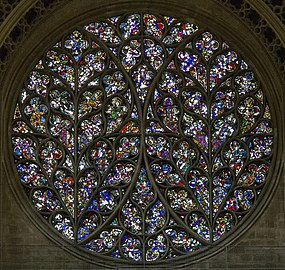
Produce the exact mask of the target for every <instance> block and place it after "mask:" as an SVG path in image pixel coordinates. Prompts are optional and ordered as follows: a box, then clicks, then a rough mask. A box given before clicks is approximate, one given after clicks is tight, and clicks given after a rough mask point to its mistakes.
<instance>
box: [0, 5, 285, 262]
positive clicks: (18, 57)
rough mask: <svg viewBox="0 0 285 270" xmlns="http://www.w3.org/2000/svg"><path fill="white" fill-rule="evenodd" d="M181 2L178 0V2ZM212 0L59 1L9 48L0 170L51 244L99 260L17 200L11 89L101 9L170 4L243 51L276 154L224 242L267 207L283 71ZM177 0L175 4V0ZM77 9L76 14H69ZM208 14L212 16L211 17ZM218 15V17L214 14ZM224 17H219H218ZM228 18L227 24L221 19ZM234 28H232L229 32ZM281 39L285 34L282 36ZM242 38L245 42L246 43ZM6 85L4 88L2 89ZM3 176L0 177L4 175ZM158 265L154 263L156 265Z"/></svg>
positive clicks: (279, 160) (278, 164) (275, 164)
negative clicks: (253, 201)
mask: <svg viewBox="0 0 285 270" xmlns="http://www.w3.org/2000/svg"><path fill="white" fill-rule="evenodd" d="M180 2H181V3H180ZM214 2H215V1H214V0H212V1H211V0H205V6H203V7H202V6H199V1H193V2H192V3H191V4H188V3H184V2H183V1H166V2H164V3H161V2H159V1H147V2H144V3H142V2H139V1H135V2H133V1H121V0H119V1H112V0H111V1H109V2H108V3H104V1H101V0H99V1H97V3H96V4H94V2H93V1H92V0H86V1H84V2H83V1H82V2H80V1H72V2H70V3H69V4H68V3H67V4H66V5H65V6H63V5H62V6H59V7H58V9H54V10H53V12H49V13H48V16H47V15H46V17H45V18H44V19H42V20H41V22H39V23H37V24H36V25H35V26H34V27H33V28H32V30H33V31H32V32H31V33H30V34H28V36H27V37H26V38H25V39H24V40H23V42H22V43H21V46H18V48H19V49H18V50H17V51H16V52H14V53H13V57H12V58H11V59H10V60H9V65H7V66H6V68H5V71H4V72H2V74H1V77H2V78H1V84H2V87H1V95H2V99H1V103H2V104H1V105H2V106H1V108H2V111H1V113H2V126H1V131H2V134H1V140H2V142H1V143H2V149H1V150H2V153H3V155H2V156H3V162H2V164H3V169H4V171H5V174H4V177H3V179H2V181H6V182H8V183H9V185H10V186H11V187H12V188H11V190H12V191H11V192H13V193H14V197H15V199H16V200H17V201H18V204H19V205H20V207H21V209H22V210H23V211H24V212H25V214H26V215H27V216H28V217H29V218H30V219H31V221H32V222H33V223H34V224H35V225H36V226H37V227H38V228H39V230H40V231H42V232H43V233H44V234H45V235H47V236H48V237H49V238H50V239H52V240H53V241H55V242H56V243H60V244H61V245H62V246H63V248H64V249H67V250H68V251H69V252H71V253H72V254H74V255H75V256H77V257H80V258H83V259H84V260H87V261H90V262H92V263H95V264H99V265H100V262H99V261H97V262H96V261H94V259H93V257H92V256H81V255H82V254H81V253H80V254H78V252H77V251H76V250H73V249H72V248H71V249H70V248H69V247H66V244H65V243H64V242H62V240H61V239H58V237H55V236H54V235H53V233H50V231H49V229H47V228H46V226H42V225H41V224H42V222H41V220H40V216H39V215H38V216H35V213H34V211H31V210H32V207H31V205H29V204H30V202H28V201H27V204H26V205H22V204H21V202H22V201H25V200H26V198H25V197H24V195H25V194H23V192H21V190H20V188H19V186H18V188H17V184H16V185H15V183H14V182H15V179H16V178H17V174H16V172H15V169H14V168H13V166H11V164H13V160H12V157H11V153H12V148H11V147H12V146H11V145H10V144H8V143H7V142H8V141H10V138H11V133H10V130H11V122H12V120H11V119H12V118H11V117H12V114H13V104H14V103H15V98H16V94H15V93H16V92H17V91H19V85H22V84H23V82H24V79H25V78H26V76H27V73H26V71H27V70H31V69H32V67H33V66H34V65H35V64H36V61H37V59H38V58H39V56H40V55H41V54H42V52H43V51H46V50H47V49H48V48H49V47H51V46H52V45H53V44H54V42H55V41H56V40H57V39H58V37H60V36H61V35H62V32H65V33H68V32H70V31H71V30H73V29H74V27H75V26H76V25H79V24H82V23H84V22H88V21H90V19H92V18H95V17H96V18H98V17H100V16H101V15H102V14H104V17H106V16H112V15H114V16H115V15H117V14H118V11H119V13H122V12H126V13H132V12H136V11H140V12H149V13H161V14H169V6H171V14H169V15H171V16H174V17H175V16H177V17H179V18H185V19H188V18H190V19H191V22H194V23H197V25H202V26H205V27H207V25H211V29H213V30H214V32H215V33H217V34H218V35H220V36H221V37H223V38H224V40H225V41H226V42H227V40H228V43H229V44H231V45H232V46H231V47H232V48H233V49H235V46H236V49H237V51H238V52H241V53H242V55H244V56H245V58H246V60H247V62H248V63H249V65H250V66H251V67H253V70H254V72H255V73H256V74H257V76H258V77H259V78H260V80H261V83H262V85H264V89H263V91H264V93H265V95H266V96H267V98H268V102H269V104H270V108H271V112H272V121H273V128H274V138H275V141H274V147H273V152H275V157H274V159H275V160H273V161H272V166H271V174H270V175H269V176H268V178H271V179H272V181H271V186H270V187H269V188H268V191H267V193H266V196H264V198H262V201H261V202H260V204H259V205H258V206H257V209H255V211H254V214H253V215H252V217H250V219H249V220H247V221H246V222H245V224H243V227H245V228H244V229H243V230H237V232H235V233H233V234H232V235H231V236H229V237H227V239H226V240H225V241H224V242H223V247H224V246H225V245H227V246H228V245H231V244H233V243H234V242H235V241H236V239H237V238H240V236H241V235H242V234H244V233H245V232H246V231H247V230H248V229H249V228H250V227H251V226H252V225H253V224H254V222H255V221H256V220H257V219H258V217H259V216H260V215H261V214H262V213H263V212H264V211H265V209H266V207H267V206H268V204H269V203H270V201H271V200H272V198H273V196H274V192H275V191H276V188H277V186H278V181H279V179H280V177H281V175H282V169H283V164H284V137H285V136H284V135H283V136H282V134H284V102H283V92H284V89H283V84H284V83H283V82H284V79H283V74H282V72H276V66H275V64H274V60H273V59H272V56H271V55H270V53H269V52H268V51H267V50H266V48H265V46H264V43H263V42H262V41H261V40H260V39H259V38H258V37H257V36H256V35H253V33H252V30H251V29H250V27H248V25H247V24H246V23H245V22H244V21H243V20H242V19H241V18H239V17H238V16H236V15H233V14H232V13H231V12H229V11H228V10H225V9H223V8H222V9H221V10H220V14H219V12H218V11H216V12H215V14H213V10H214V9H213V5H218V4H217V3H214ZM179 3H180V4H179ZM66 9H67V11H66V12H65V13H64V16H60V15H61V12H62V11H63V10H66ZM74 14H76V16H74ZM213 15H215V16H216V17H217V18H216V17H215V19H214V20H213ZM219 15H220V16H219ZM223 16H224V17H223ZM227 19H228V20H229V21H228V22H229V23H227V24H225V21H227ZM232 29H235V31H232ZM284 39H285V38H284ZM244 40H246V41H247V44H245V42H244ZM5 89H9V91H5ZM4 178H5V180H4ZM223 247H217V248H214V249H211V250H210V253H209V254H208V253H207V254H201V255H198V256H197V257H195V258H193V260H191V262H190V261H189V259H185V260H184V261H183V260H179V262H178V263H177V265H179V266H182V265H187V264H189V263H193V262H198V261H200V260H204V259H205V258H207V257H209V256H213V255H214V254H216V253H218V252H219V251H220V250H221V249H222V248H223ZM156 266H158V265H156Z"/></svg>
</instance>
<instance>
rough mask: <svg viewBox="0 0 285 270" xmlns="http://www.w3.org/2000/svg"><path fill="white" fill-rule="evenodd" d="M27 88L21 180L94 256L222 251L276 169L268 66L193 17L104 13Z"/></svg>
mask: <svg viewBox="0 0 285 270" xmlns="http://www.w3.org/2000/svg"><path fill="white" fill-rule="evenodd" d="M19 90H21V91H20V94H19V96H18V100H17V104H16V106H15V112H14V120H13V126H12V144H13V149H14V159H15V163H16V168H17V171H18V176H19V180H18V181H20V182H21V185H22V187H23V190H24V192H25V193H26V194H27V197H28V198H29V200H30V202H31V205H33V206H34V208H35V210H36V211H37V212H38V213H40V215H41V216H42V218H43V222H45V223H46V224H48V225H49V227H50V228H51V229H52V230H53V231H54V233H55V234H57V235H58V236H59V235H60V236H61V237H62V238H63V239H65V240H66V241H67V244H70V245H71V246H73V247H74V246H75V247H76V248H77V249H78V250H79V251H80V250H81V251H82V252H87V253H89V255H91V254H92V255H94V260H96V257H98V255H100V256H101V258H102V257H103V258H105V259H106V261H108V260H109V258H113V260H115V261H121V262H128V261H129V262H141V263H142V264H145V263H155V262H159V261H169V260H170V261H171V260H176V259H179V258H180V257H185V256H189V257H191V256H192V255H196V254H198V253H201V252H204V251H206V250H211V249H212V248H213V247H215V246H218V245H219V243H221V241H222V240H223V239H226V238H227V237H228V236H230V235H231V233H233V232H234V231H235V230H236V228H239V227H241V226H240V225H241V224H242V223H243V222H244V221H245V220H246V219H248V217H249V216H250V215H251V214H252V213H253V212H254V209H255V206H256V204H258V202H259V200H260V197H262V194H263V188H264V187H265V186H267V182H268V181H269V179H267V175H268V173H269V168H270V162H271V159H272V146H273V130H272V122H271V115H270V110H269V106H268V104H267V101H266V98H265V96H264V94H263V92H262V88H261V85H260V83H259V81H258V78H257V77H256V76H255V74H254V72H253V70H252V69H251V68H250V67H249V66H248V64H247V63H246V62H245V61H244V60H243V58H242V57H241V55H240V54H239V53H238V52H237V51H235V50H233V49H232V48H231V47H230V45H229V44H226V43H225V42H224V41H223V40H222V39H221V37H219V36H217V35H215V34H214V33H211V32H209V31H207V30H205V29H201V28H199V27H198V26H197V25H195V24H193V23H191V22H188V21H181V20H178V19H175V18H172V17H168V16H160V15H152V14H140V13H136V14H126V15H123V16H118V17H111V18H106V19H104V20H100V21H96V20H94V21H93V22H91V23H89V24H86V25H84V26H79V27H77V28H76V29H75V30H74V31H72V32H70V33H69V34H67V35H65V36H63V37H62V39H61V40H58V43H56V44H54V46H53V47H51V48H50V49H49V50H48V51H47V52H46V53H45V54H44V55H43V56H42V58H41V59H39V61H38V63H37V64H36V65H35V67H34V68H33V70H31V71H30V72H29V74H28V75H27V79H26V81H25V84H24V85H23V87H22V88H21V89H19Z"/></svg>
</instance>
